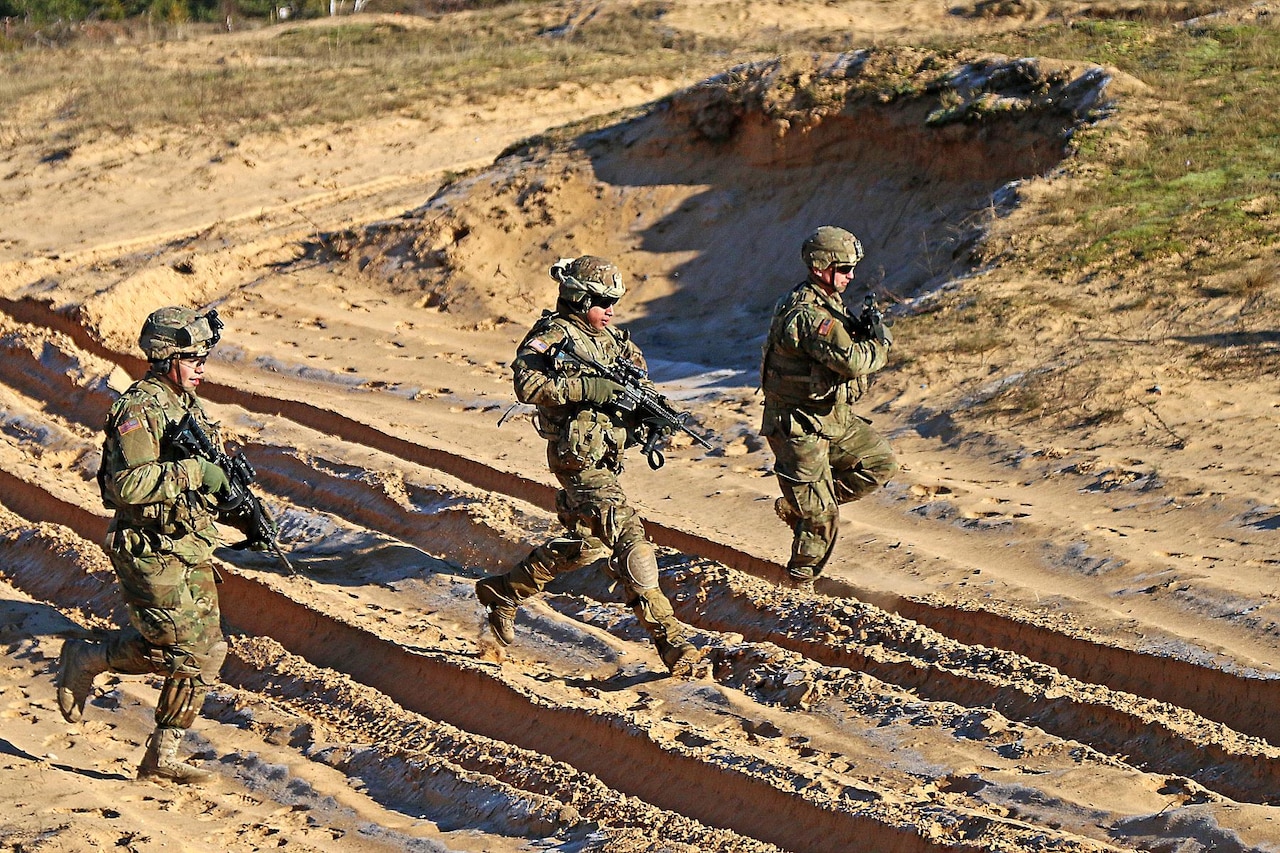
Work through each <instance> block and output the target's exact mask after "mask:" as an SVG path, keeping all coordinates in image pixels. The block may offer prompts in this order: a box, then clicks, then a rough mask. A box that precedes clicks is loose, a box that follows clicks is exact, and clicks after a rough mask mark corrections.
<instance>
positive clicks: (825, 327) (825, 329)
mask: <svg viewBox="0 0 1280 853" xmlns="http://www.w3.org/2000/svg"><path fill="white" fill-rule="evenodd" d="M835 324H836V321H835V319H834V318H832V317H828V318H827V319H825V320H823V321H822V322H821V323H819V324H818V334H820V335H822V336H823V337H824V338H825V337H826V336H827V335H829V334H831V327H832V326H834V325H835Z"/></svg>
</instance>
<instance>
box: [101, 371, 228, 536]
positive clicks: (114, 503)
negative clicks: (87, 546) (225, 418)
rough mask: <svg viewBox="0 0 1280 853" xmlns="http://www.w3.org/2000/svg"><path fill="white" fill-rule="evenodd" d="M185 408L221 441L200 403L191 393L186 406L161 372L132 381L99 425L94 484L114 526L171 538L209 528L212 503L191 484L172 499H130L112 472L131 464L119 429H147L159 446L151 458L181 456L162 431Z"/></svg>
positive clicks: (160, 460)
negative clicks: (99, 458) (112, 516)
mask: <svg viewBox="0 0 1280 853" xmlns="http://www.w3.org/2000/svg"><path fill="white" fill-rule="evenodd" d="M188 412H190V413H191V414H192V415H193V416H194V417H195V418H196V419H197V420H198V421H199V422H200V424H201V426H202V427H204V429H205V431H206V432H207V433H208V435H209V436H210V437H211V438H212V439H213V440H214V441H215V442H217V441H220V440H219V438H218V432H217V428H216V426H215V425H213V424H212V423H210V421H209V419H208V416H207V415H206V414H205V412H204V409H203V408H202V407H201V406H200V404H199V402H198V401H197V400H196V399H195V398H194V397H192V398H191V405H190V407H188V406H187V405H185V404H184V402H183V400H182V398H181V397H179V396H178V395H177V394H176V393H175V392H174V391H173V390H172V389H170V388H169V387H168V386H167V385H166V384H165V383H164V381H163V380H162V379H160V378H159V377H155V376H147V377H146V378H144V379H141V380H139V381H138V382H135V383H134V384H133V385H132V386H130V388H129V389H128V390H127V391H125V392H124V394H122V395H120V397H119V398H118V399H117V400H116V401H115V403H113V404H112V406H111V409H110V410H109V411H108V413H107V417H106V422H105V424H104V427H103V431H104V433H105V437H104V438H103V442H102V462H101V464H100V466H99V468H98V488H99V490H100V492H101V496H102V503H103V505H104V506H105V507H107V509H110V510H114V511H115V514H116V517H115V522H114V526H115V527H116V528H119V527H122V526H123V527H137V528H144V529H148V530H151V531H153V532H155V533H159V534H162V535H164V536H167V537H170V538H175V539H176V538H181V537H183V536H185V535H187V534H188V533H192V532H199V531H207V530H209V529H211V528H213V521H214V518H215V511H214V508H213V507H212V506H211V504H210V501H209V500H208V499H207V498H206V497H205V496H204V495H202V494H201V493H199V492H198V491H196V490H194V489H187V490H185V491H183V492H181V493H180V494H177V495H175V496H174V497H173V498H172V499H171V500H159V501H154V502H149V503H138V502H136V501H131V500H130V499H129V498H130V496H128V495H121V494H120V493H119V491H118V488H119V484H118V483H117V481H116V475H117V474H120V473H122V472H124V471H126V470H129V467H130V466H129V463H128V461H127V460H126V458H125V452H124V449H123V447H122V445H121V440H120V435H121V432H122V430H123V431H125V432H129V431H132V430H146V431H147V433H148V434H149V435H150V436H151V437H152V438H153V439H154V440H155V442H156V443H157V444H158V445H159V448H160V450H159V457H158V458H157V459H156V460H155V461H156V462H158V463H161V464H171V463H176V462H178V461H179V460H180V459H181V458H182V457H181V456H180V455H179V454H178V452H177V451H176V449H175V448H174V447H173V446H172V444H171V443H170V442H169V441H168V440H167V437H166V431H167V430H168V429H169V428H170V427H171V425H173V424H176V423H177V422H178V421H180V420H181V419H182V417H183V416H184V415H185V414H187V413H188Z"/></svg>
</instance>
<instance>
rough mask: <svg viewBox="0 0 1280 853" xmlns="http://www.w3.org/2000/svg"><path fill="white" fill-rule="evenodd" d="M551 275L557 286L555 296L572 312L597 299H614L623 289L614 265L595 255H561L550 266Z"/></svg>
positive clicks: (585, 308) (589, 305)
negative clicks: (574, 256) (578, 256)
mask: <svg viewBox="0 0 1280 853" xmlns="http://www.w3.org/2000/svg"><path fill="white" fill-rule="evenodd" d="M551 277H552V278H553V279H555V280H556V282H557V283H558V284H559V285H560V290H559V293H558V294H557V299H558V300H559V301H560V302H564V303H566V304H567V305H569V306H570V307H572V308H573V310H575V311H586V310H587V309H588V308H590V307H591V304H592V302H593V301H595V300H597V299H602V300H611V301H613V302H616V301H618V300H619V299H621V298H622V294H624V293H626V292H627V288H626V287H625V286H624V285H623V283H622V273H620V272H618V268H617V267H615V266H614V265H613V264H611V263H609V262H608V261H606V260H605V259H604V258H598V257H596V256H595V255H583V256H582V257H580V258H561V259H560V260H558V261H556V262H555V263H554V264H552V265H551Z"/></svg>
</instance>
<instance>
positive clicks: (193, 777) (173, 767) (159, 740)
mask: <svg viewBox="0 0 1280 853" xmlns="http://www.w3.org/2000/svg"><path fill="white" fill-rule="evenodd" d="M184 734H186V730H185V729H172V728H167V727H161V728H158V729H156V730H155V731H154V732H152V733H151V737H150V738H149V739H148V740H147V754H146V755H144V756H142V764H140V765H138V778H139V779H168V780H170V781H171V782H178V783H181V784H183V785H189V784H199V783H201V782H208V781H209V780H210V779H212V778H213V774H212V773H210V772H209V771H208V770H201V769H200V768H199V767H196V766H195V765H192V764H187V763H186V762H185V761H181V760H179V759H178V744H180V743H182V736H183V735H184Z"/></svg>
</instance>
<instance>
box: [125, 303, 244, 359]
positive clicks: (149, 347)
mask: <svg viewBox="0 0 1280 853" xmlns="http://www.w3.org/2000/svg"><path fill="white" fill-rule="evenodd" d="M222 325H223V323H222V320H221V319H220V318H219V317H218V312H217V311H216V310H210V311H209V312H208V313H205V314H197V313H196V312H195V311H194V310H192V309H191V308H184V307H182V306H170V307H167V308H159V309H157V310H155V311H152V312H151V314H149V315H148V316H147V319H146V321H145V322H143V324H142V332H141V333H140V334H139V335H138V346H139V347H141V349H142V351H143V353H145V354H146V356H147V359H148V360H149V361H164V360H165V359H168V358H172V357H174V356H178V357H180V358H200V357H202V356H206V355H208V354H209V352H210V350H212V349H213V348H214V347H215V346H217V343H218V341H219V340H220V339H221V338H222Z"/></svg>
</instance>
